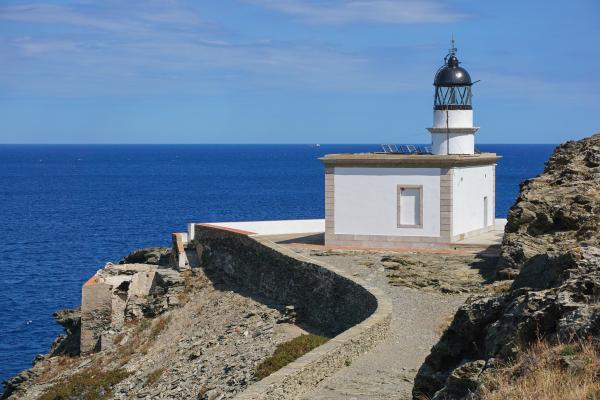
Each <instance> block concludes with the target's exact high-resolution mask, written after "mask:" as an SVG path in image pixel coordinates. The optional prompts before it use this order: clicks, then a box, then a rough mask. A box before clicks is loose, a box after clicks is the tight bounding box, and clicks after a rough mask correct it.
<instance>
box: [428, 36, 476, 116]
mask: <svg viewBox="0 0 600 400" xmlns="http://www.w3.org/2000/svg"><path fill="white" fill-rule="evenodd" d="M459 64H460V61H458V57H456V47H454V38H453V39H452V48H451V49H450V52H449V53H448V55H447V56H446V58H444V65H443V66H442V67H441V68H440V69H438V70H437V72H436V74H435V79H434V80H433V85H434V86H435V98H434V104H433V108H434V110H472V109H473V108H472V105H471V98H472V94H471V86H472V85H473V81H471V75H469V73H468V72H467V70H466V69H464V68H463V67H461V66H459Z"/></svg>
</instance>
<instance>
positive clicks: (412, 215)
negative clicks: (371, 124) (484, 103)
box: [321, 47, 500, 247]
mask: <svg viewBox="0 0 600 400" xmlns="http://www.w3.org/2000/svg"><path fill="white" fill-rule="evenodd" d="M472 85H473V82H472V81H471V77H470V76H469V73H468V72H467V71H466V70H465V69H464V68H462V67H460V66H459V61H458V58H457V57H456V49H455V48H454V47H453V48H452V49H451V50H450V53H449V54H448V55H447V56H446V58H445V63H444V65H443V66H442V67H441V68H440V69H439V70H438V71H437V74H436V76H435V80H434V86H435V101H434V107H433V127H431V128H428V130H429V132H430V133H431V152H427V151H421V152H419V151H403V152H401V151H389V149H388V151H387V152H381V153H362V154H328V155H326V156H325V157H323V158H321V161H322V162H323V164H324V165H325V244H326V245H328V246H352V247H448V246H450V245H451V243H453V242H455V241H457V240H461V239H464V238H467V237H469V236H473V235H477V234H481V233H483V232H486V231H489V230H492V229H493V227H494V221H495V212H494V210H495V200H496V199H495V186H496V185H495V181H496V174H495V168H496V161H497V160H498V159H499V158H500V157H499V156H497V155H496V154H495V153H479V152H476V151H475V132H476V131H477V130H478V129H479V128H477V127H474V126H473V108H472V104H471V86H472ZM394 150H395V148H394Z"/></svg>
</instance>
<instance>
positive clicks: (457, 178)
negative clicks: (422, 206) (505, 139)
mask: <svg viewBox="0 0 600 400" xmlns="http://www.w3.org/2000/svg"><path fill="white" fill-rule="evenodd" d="M494 173H495V171H494V166H493V165H487V166H480V167H463V168H454V170H453V177H452V197H453V203H452V209H453V215H452V235H453V236H456V235H460V234H462V233H467V232H470V231H474V230H477V229H483V228H484V227H488V226H490V225H493V224H494V219H495V203H496V199H495V198H494V181H495V176H494ZM486 196H487V198H488V202H487V221H486V222H485V223H484V200H483V199H484V197H486Z"/></svg>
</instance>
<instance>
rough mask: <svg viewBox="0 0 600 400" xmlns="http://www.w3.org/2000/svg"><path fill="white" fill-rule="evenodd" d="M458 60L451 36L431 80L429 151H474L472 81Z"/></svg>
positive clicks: (456, 152) (446, 153) (442, 152)
mask: <svg viewBox="0 0 600 400" xmlns="http://www.w3.org/2000/svg"><path fill="white" fill-rule="evenodd" d="M459 64H460V61H458V58H457V57H456V47H454V39H452V48H451V49H450V52H449V53H448V55H447V56H446V57H445V58H444V65H443V66H442V67H441V68H440V69H439V70H438V71H437V73H436V75H435V79H434V81H433V85H434V86H435V100H434V105H433V127H431V128H427V129H428V130H429V132H431V146H432V152H433V154H436V155H460V154H474V153H475V132H477V130H478V129H479V128H477V127H474V126H473V106H472V104H471V98H472V96H471V86H472V85H473V82H472V81H471V76H470V75H469V73H468V72H467V70H466V69H464V68H462V67H460V66H459Z"/></svg>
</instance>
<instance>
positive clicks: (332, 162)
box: [319, 153, 502, 168]
mask: <svg viewBox="0 0 600 400" xmlns="http://www.w3.org/2000/svg"><path fill="white" fill-rule="evenodd" d="M500 158H502V157H501V156H499V155H497V154H496V153H479V154H472V155H471V154H465V155H435V154H395V153H344V154H327V155H325V156H324V157H321V158H319V160H320V161H321V162H322V163H323V164H325V166H335V167H386V168H390V167H402V168H403V167H415V168H428V167H433V168H449V167H464V166H474V165H491V164H495V163H496V162H497V161H498V160H499V159H500Z"/></svg>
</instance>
